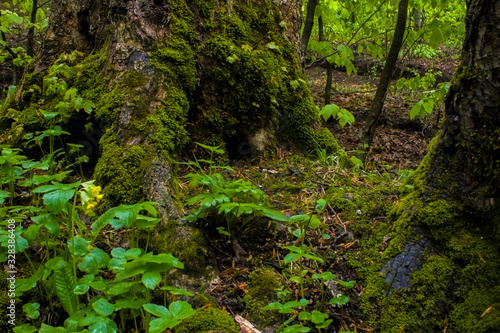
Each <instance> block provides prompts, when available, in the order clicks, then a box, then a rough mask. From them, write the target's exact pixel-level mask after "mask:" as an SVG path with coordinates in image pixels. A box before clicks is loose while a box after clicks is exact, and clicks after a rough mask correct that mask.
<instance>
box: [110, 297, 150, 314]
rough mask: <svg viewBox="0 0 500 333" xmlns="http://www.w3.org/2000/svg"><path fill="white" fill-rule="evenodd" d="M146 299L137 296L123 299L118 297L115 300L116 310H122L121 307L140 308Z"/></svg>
mask: <svg viewBox="0 0 500 333" xmlns="http://www.w3.org/2000/svg"><path fill="white" fill-rule="evenodd" d="M144 302H145V300H144V299H142V298H136V297H127V298H123V299H118V300H117V301H116V302H115V311H118V310H121V309H136V310H138V309H139V308H140V307H141V306H142V305H143V304H144Z"/></svg>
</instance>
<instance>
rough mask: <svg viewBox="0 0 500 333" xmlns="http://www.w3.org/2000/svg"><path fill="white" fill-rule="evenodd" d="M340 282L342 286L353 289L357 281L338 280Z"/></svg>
mask: <svg viewBox="0 0 500 333" xmlns="http://www.w3.org/2000/svg"><path fill="white" fill-rule="evenodd" d="M337 283H338V284H340V285H341V286H342V287H344V288H347V289H352V288H353V287H354V284H356V281H348V282H346V281H341V280H339V281H337Z"/></svg>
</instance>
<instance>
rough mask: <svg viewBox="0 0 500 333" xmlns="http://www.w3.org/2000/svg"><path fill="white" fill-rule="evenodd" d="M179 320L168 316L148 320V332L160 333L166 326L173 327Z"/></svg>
mask: <svg viewBox="0 0 500 333" xmlns="http://www.w3.org/2000/svg"><path fill="white" fill-rule="evenodd" d="M179 323H180V321H179V320H177V319H175V318H173V317H170V318H166V317H162V318H155V319H153V320H151V321H150V322H149V332H150V333H161V332H164V331H165V330H166V329H167V328H173V327H175V326H177V325H179Z"/></svg>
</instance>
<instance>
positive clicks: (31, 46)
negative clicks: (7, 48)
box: [26, 0, 38, 57]
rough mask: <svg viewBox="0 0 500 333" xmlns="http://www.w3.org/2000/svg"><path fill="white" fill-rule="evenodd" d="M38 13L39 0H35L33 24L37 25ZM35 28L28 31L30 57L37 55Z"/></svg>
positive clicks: (27, 48) (32, 12)
mask: <svg viewBox="0 0 500 333" xmlns="http://www.w3.org/2000/svg"><path fill="white" fill-rule="evenodd" d="M37 11H38V0H33V5H32V7H31V20H30V23H31V24H35V23H36V12H37ZM34 49H35V27H34V26H31V27H30V28H29V30H28V36H27V47H26V52H27V53H28V55H29V56H30V57H32V56H33V54H34V53H35V51H34Z"/></svg>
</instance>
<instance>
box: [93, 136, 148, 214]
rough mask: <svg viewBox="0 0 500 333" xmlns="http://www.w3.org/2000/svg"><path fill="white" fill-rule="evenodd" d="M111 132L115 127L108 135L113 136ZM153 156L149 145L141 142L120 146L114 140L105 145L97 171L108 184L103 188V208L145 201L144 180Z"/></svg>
mask: <svg viewBox="0 0 500 333" xmlns="http://www.w3.org/2000/svg"><path fill="white" fill-rule="evenodd" d="M110 133H112V129H109V130H108V131H107V132H106V134H105V136H110V135H112V134H110ZM104 140H106V138H104ZM153 158H154V155H153V154H152V153H151V152H150V151H148V150H147V148H144V147H141V146H139V145H136V146H126V147H120V146H118V145H117V144H116V141H114V140H111V143H108V144H107V145H105V150H104V151H103V153H102V156H101V158H100V159H99V162H98V163H97V165H96V168H95V171H94V177H95V179H96V181H97V182H98V183H99V184H105V185H106V186H105V187H104V188H103V191H102V193H103V194H104V199H103V202H102V205H103V206H102V207H103V209H108V208H111V207H113V206H118V205H120V204H133V203H137V202H141V201H143V200H144V192H143V184H142V179H143V177H144V175H145V173H146V171H147V170H148V169H149V167H150V165H151V163H152V161H153Z"/></svg>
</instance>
